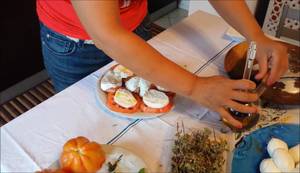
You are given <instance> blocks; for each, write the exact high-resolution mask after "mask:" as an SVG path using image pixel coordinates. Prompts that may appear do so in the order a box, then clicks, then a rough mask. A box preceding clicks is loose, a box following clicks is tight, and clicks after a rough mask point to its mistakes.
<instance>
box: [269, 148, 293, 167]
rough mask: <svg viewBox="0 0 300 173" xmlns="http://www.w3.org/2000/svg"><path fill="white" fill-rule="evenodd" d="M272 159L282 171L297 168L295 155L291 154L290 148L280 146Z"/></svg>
mask: <svg viewBox="0 0 300 173" xmlns="http://www.w3.org/2000/svg"><path fill="white" fill-rule="evenodd" d="M272 159H273V161H274V163H275V165H276V166H277V167H278V168H279V169H280V170H281V171H282V172H289V171H291V170H293V169H294V168H295V162H294V160H293V157H292V156H291V155H290V154H289V152H288V150H285V149H282V148H278V149H276V150H275V151H274V153H273V156H272Z"/></svg>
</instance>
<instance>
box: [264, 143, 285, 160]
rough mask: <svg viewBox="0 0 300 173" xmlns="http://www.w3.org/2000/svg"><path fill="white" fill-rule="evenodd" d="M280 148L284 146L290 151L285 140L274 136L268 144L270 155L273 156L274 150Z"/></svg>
mask: <svg viewBox="0 0 300 173" xmlns="http://www.w3.org/2000/svg"><path fill="white" fill-rule="evenodd" d="M278 148H282V149H285V150H287V151H288V145H287V144H286V143H285V142H284V141H282V140H280V139H278V138H272V139H271V140H270V141H269V143H268V146H267V150H268V153H269V155H270V156H271V157H272V155H273V152H274V151H275V150H276V149H278Z"/></svg>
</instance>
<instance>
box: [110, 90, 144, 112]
mask: <svg viewBox="0 0 300 173" xmlns="http://www.w3.org/2000/svg"><path fill="white" fill-rule="evenodd" d="M122 105H123V106H122ZM140 105H141V99H140V97H139V96H138V95H137V94H132V93H130V92H129V91H128V90H126V89H124V88H120V89H118V90H117V92H115V93H108V94H107V107H108V108H109V109H111V110H112V111H115V112H122V113H135V112H138V111H139V110H140Z"/></svg>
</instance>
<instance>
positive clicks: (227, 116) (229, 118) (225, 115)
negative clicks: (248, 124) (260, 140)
mask: <svg viewBox="0 0 300 173" xmlns="http://www.w3.org/2000/svg"><path fill="white" fill-rule="evenodd" d="M218 112H219V114H220V116H221V117H222V118H224V119H225V120H226V121H227V122H228V123H229V124H231V125H233V126H234V127H236V128H240V129H241V128H242V127H243V125H242V123H241V122H239V121H238V120H236V119H234V118H233V117H232V116H231V115H230V113H228V111H227V110H226V109H225V108H220V109H219V111H218Z"/></svg>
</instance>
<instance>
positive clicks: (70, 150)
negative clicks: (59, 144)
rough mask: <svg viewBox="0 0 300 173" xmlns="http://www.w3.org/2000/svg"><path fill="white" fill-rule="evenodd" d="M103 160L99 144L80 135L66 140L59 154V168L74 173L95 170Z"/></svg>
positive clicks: (103, 155) (102, 152) (100, 165)
mask: <svg viewBox="0 0 300 173" xmlns="http://www.w3.org/2000/svg"><path fill="white" fill-rule="evenodd" d="M104 162H105V153H104V151H103V150H102V147H101V145H100V144H98V143H96V142H91V141H89V140H88V139H87V138H85V137H82V136H80V137H77V138H73V139H70V140H69V141H67V142H66V143H65V145H64V146H63V151H62V154H61V156H60V166H61V168H62V169H64V170H67V171H71V172H75V173H77V172H96V171H97V170H99V169H100V168H101V167H102V165H103V163H104Z"/></svg>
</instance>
